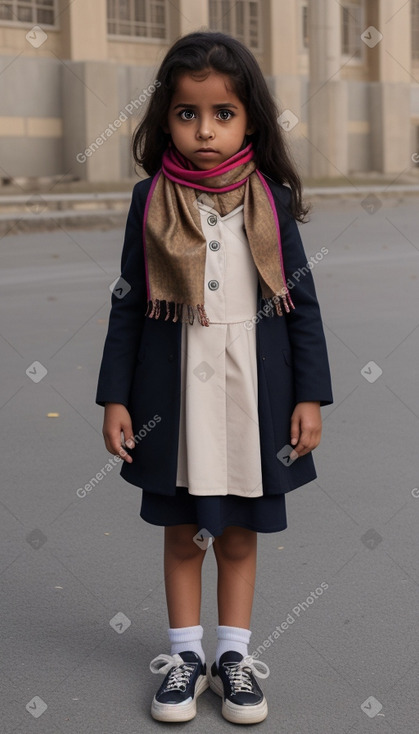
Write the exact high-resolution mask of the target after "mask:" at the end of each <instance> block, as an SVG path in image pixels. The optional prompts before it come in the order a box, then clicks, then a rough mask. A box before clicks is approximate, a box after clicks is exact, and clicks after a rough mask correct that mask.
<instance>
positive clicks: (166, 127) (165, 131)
mask: <svg viewBox="0 0 419 734" xmlns="http://www.w3.org/2000/svg"><path fill="white" fill-rule="evenodd" d="M161 128H162V130H163V132H164V133H166V135H170V130H169V128H168V126H167V125H162V126H161Z"/></svg>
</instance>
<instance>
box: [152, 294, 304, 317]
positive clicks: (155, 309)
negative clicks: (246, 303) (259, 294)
mask: <svg viewBox="0 0 419 734" xmlns="http://www.w3.org/2000/svg"><path fill="white" fill-rule="evenodd" d="M262 300H263V302H264V303H265V306H264V312H265V315H266V316H268V318H269V317H271V316H274V315H275V313H276V314H277V315H278V316H283V313H284V312H283V309H284V310H285V311H286V313H290V311H291V309H295V306H294V304H293V302H292V300H291V296H290V294H289V292H288V291H287V292H286V293H283V294H280V293H277V294H275V295H274V296H265V297H264V298H263V299H262ZM162 304H164V305H162ZM266 307H268V309H269V310H265V308H266ZM163 310H165V311H166V315H165V317H164V321H169V319H171V320H172V321H173V323H176V322H177V321H179V322H181V323H182V324H193V323H194V321H195V318H197V319H198V321H199V323H200V324H201V326H209V325H210V321H209V318H208V316H207V314H206V311H205V306H204V304H203V303H198V304H197V305H196V306H190V305H189V304H187V303H174V302H173V301H163V300H160V299H159V298H154V299H153V300H150V301H148V304H147V310H146V312H145V315H146V316H148V318H150V319H159V318H160V317H161V315H162V313H163ZM172 312H173V313H172Z"/></svg>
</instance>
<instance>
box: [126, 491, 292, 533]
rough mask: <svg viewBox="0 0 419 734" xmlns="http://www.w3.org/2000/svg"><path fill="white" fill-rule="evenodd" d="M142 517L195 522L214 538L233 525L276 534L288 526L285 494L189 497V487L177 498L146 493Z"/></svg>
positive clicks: (167, 522) (154, 520)
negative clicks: (250, 496) (251, 496)
mask: <svg viewBox="0 0 419 734" xmlns="http://www.w3.org/2000/svg"><path fill="white" fill-rule="evenodd" d="M139 514H140V517H142V519H143V520H145V521H146V522H149V523H151V524H152V525H164V526H165V527H167V526H170V525H184V524H188V523H193V524H194V525H197V526H198V530H208V531H209V533H210V534H211V535H213V536H214V537H216V536H217V535H221V534H222V532H223V530H224V528H227V527H229V526H230V525H235V526H239V527H241V528H248V529H249V530H254V531H256V532H258V533H275V532H278V531H279V530H285V528H286V527H287V516H286V509H285V494H276V495H266V496H262V497H253V498H249V497H239V496H237V495H232V494H228V495H216V496H212V497H200V496H197V495H192V494H189V492H188V488H187V487H177V488H176V495H173V496H168V495H162V494H154V493H153V492H146V491H145V490H143V496H142V502H141V509H140V512H139Z"/></svg>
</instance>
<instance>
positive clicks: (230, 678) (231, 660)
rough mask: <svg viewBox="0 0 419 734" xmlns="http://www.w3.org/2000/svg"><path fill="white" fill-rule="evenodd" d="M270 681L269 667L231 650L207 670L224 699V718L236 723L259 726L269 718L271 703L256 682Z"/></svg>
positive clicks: (249, 656) (216, 689) (215, 688)
mask: <svg viewBox="0 0 419 734" xmlns="http://www.w3.org/2000/svg"><path fill="white" fill-rule="evenodd" d="M255 675H256V676H257V677H258V678H267V677H268V675H269V668H268V666H267V665H265V663H262V662H260V661H259V660H255V659H254V658H252V656H251V655H246V656H245V657H243V655H241V654H240V653H239V652H236V651H235V650H229V651H228V652H225V653H224V654H223V655H221V657H220V664H219V666H218V668H217V664H216V663H213V665H212V667H211V670H209V671H208V680H209V684H210V688H211V690H213V691H214V692H215V693H217V694H218V695H219V696H221V697H222V699H223V706H222V710H221V712H222V715H223V716H224V718H225V719H227V721H232V722H233V723H234V724H257V723H259V721H263V720H264V719H266V717H267V715H268V704H267V702H266V698H265V696H264V695H263V693H262V691H261V690H260V688H259V685H258V683H257V682H256V680H255Z"/></svg>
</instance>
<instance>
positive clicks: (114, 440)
mask: <svg viewBox="0 0 419 734" xmlns="http://www.w3.org/2000/svg"><path fill="white" fill-rule="evenodd" d="M103 436H104V439H105V446H106V448H107V449H108V451H109V453H111V454H113V455H114V456H116V455H117V454H118V455H119V456H120V457H121V458H122V459H124V461H127V462H128V464H131V463H132V457H131V456H129V454H128V453H127V452H126V451H125V449H124V448H123V446H122V444H121V431H112V432H111V433H107V432H105V431H104V433H103Z"/></svg>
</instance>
